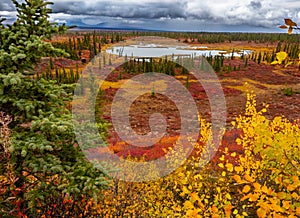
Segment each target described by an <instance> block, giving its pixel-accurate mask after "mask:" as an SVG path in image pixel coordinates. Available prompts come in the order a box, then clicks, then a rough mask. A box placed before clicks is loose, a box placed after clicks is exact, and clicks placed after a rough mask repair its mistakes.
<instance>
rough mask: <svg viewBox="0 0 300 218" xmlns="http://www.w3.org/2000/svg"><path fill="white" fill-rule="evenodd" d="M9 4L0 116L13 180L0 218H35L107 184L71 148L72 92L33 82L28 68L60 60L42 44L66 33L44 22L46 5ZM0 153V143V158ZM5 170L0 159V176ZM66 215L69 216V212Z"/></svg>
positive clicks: (1, 38) (0, 65)
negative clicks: (6, 120)
mask: <svg viewBox="0 0 300 218" xmlns="http://www.w3.org/2000/svg"><path fill="white" fill-rule="evenodd" d="M12 2H13V3H14V4H15V7H16V9H17V12H18V18H17V20H16V21H15V22H14V23H13V24H12V25H8V26H6V27H5V26H4V25H3V24H2V23H3V21H4V19H0V29H1V31H0V93H1V95H0V111H3V112H5V113H6V114H9V115H10V116H11V117H12V120H13V122H11V123H10V125H9V128H10V129H11V136H10V137H11V139H10V140H11V146H10V149H9V151H10V155H11V159H10V161H11V166H12V167H13V172H14V174H15V177H16V180H15V181H14V184H13V185H12V186H10V188H8V189H6V192H5V193H4V194H3V195H1V196H0V208H1V210H0V217H6V216H9V215H16V214H17V215H18V216H19V217H21V216H22V214H26V215H27V216H29V217H37V216H40V215H41V214H39V213H38V211H40V213H42V212H43V211H44V210H43V209H42V208H45V207H46V206H47V205H49V204H51V203H53V201H55V200H57V199H60V198H61V197H63V196H66V195H68V196H69V197H71V198H72V199H73V200H80V198H82V197H83V196H85V197H86V198H88V197H92V196H95V195H96V194H97V193H98V191H99V189H102V188H104V187H106V185H107V179H106V176H105V174H104V173H103V172H102V171H101V170H99V169H97V168H95V167H94V166H93V165H92V164H91V163H89V162H87V161H86V160H85V157H84V155H83V154H82V153H81V151H80V149H79V148H78V147H76V146H74V145H75V144H76V141H75V136H74V131H73V123H72V122H71V118H72V116H71V113H70V111H68V110H67V109H66V107H65V105H64V102H65V101H69V100H70V97H71V96H70V95H71V93H70V90H72V87H70V85H62V86H59V85H58V84H57V83H56V82H55V81H46V80H45V79H42V78H41V79H36V74H37V73H36V72H35V70H34V67H35V65H36V64H38V63H39V62H40V61H41V59H42V57H47V56H54V57H55V56H59V55H65V53H64V52H63V51H62V50H59V49H55V48H54V47H53V46H52V45H51V43H49V42H47V41H46V39H48V40H49V39H51V35H52V34H55V33H59V32H61V31H64V30H66V27H65V26H60V27H59V26H57V25H55V24H52V23H50V22H49V21H48V17H49V13H51V10H50V9H49V8H48V7H47V6H48V5H49V4H51V3H50V2H45V1H44V0H25V1H24V3H18V1H16V0H12ZM2 148H3V144H2V141H1V139H0V156H1V155H2V153H3V149H2ZM5 166H6V163H3V160H2V159H0V167H1V170H2V171H3V170H4V171H5ZM1 173H3V172H1ZM7 199H10V200H7ZM2 208H5V209H4V210H3V209H2ZM38 208H39V209H38ZM70 212H71V213H70V214H69V216H72V213H73V212H74V211H70ZM60 213H61V212H60ZM59 215H61V214H59ZM73 215H74V213H73ZM74 216H75V215H74Z"/></svg>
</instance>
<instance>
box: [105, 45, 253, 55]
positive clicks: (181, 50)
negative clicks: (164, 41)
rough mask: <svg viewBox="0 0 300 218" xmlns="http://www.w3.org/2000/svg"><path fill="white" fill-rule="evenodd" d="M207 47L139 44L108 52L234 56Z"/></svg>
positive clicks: (247, 51) (245, 52) (111, 49)
mask: <svg viewBox="0 0 300 218" xmlns="http://www.w3.org/2000/svg"><path fill="white" fill-rule="evenodd" d="M206 48H207V47H201V46H199V47H195V46H194V47H189V46H165V45H164V46H163V45H159V44H139V45H127V46H114V47H111V48H109V49H107V50H106V52H107V53H109V54H115V55H119V56H133V57H162V56H166V55H180V56H191V55H193V56H210V55H212V56H216V55H221V54H222V55H224V56H225V57H229V56H232V52H229V53H227V52H226V51H222V50H208V49H206ZM250 52H251V51H250V50H243V51H239V52H238V53H237V52H234V53H233V55H234V56H241V55H242V54H249V53H250Z"/></svg>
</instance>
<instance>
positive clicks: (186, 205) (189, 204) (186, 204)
mask: <svg viewBox="0 0 300 218" xmlns="http://www.w3.org/2000/svg"><path fill="white" fill-rule="evenodd" d="M183 206H184V208H186V209H191V208H194V204H193V203H192V202H190V201H185V202H184V204H183Z"/></svg>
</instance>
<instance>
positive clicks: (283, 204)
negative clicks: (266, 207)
mask: <svg viewBox="0 0 300 218" xmlns="http://www.w3.org/2000/svg"><path fill="white" fill-rule="evenodd" d="M282 206H283V208H285V209H287V210H288V209H289V208H290V202H289V201H283V203H282Z"/></svg>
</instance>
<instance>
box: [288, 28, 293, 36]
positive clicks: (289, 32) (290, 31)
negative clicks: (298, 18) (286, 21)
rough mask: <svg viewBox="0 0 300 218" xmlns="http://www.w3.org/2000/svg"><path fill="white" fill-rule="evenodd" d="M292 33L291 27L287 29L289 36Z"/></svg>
mask: <svg viewBox="0 0 300 218" xmlns="http://www.w3.org/2000/svg"><path fill="white" fill-rule="evenodd" d="M292 33H293V27H292V26H290V27H289V30H288V34H289V35H291V34H292Z"/></svg>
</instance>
